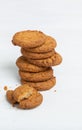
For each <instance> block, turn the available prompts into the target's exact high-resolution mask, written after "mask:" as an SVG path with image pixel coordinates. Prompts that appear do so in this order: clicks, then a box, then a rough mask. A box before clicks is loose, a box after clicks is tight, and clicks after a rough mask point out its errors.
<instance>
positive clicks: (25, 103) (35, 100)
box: [19, 92, 43, 109]
mask: <svg viewBox="0 0 82 130" xmlns="http://www.w3.org/2000/svg"><path fill="white" fill-rule="evenodd" d="M42 101H43V96H42V95H41V94H40V93H39V92H38V93H36V94H33V95H31V96H30V97H29V98H28V99H25V100H22V101H21V102H20V103H19V108H21V109H32V108H35V107H37V106H39V105H40V104H41V103H42Z"/></svg>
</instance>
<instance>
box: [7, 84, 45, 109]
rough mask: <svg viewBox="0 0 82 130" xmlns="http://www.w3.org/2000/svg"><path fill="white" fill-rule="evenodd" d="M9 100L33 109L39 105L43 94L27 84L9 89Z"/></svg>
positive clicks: (21, 106)
mask: <svg viewBox="0 0 82 130" xmlns="http://www.w3.org/2000/svg"><path fill="white" fill-rule="evenodd" d="M6 97H7V100H8V101H9V102H10V103H11V104H13V105H15V104H16V107H18V108H21V109H32V108H34V107H37V106H39V105H40V104H41V103H42V101H43V96H42V95H41V94H40V93H39V92H38V91H37V90H36V89H35V88H33V87H32V86H28V85H27V84H24V85H21V86H19V87H17V88H16V89H15V90H8V91H7V93H6Z"/></svg>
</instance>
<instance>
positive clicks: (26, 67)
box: [16, 56, 47, 72]
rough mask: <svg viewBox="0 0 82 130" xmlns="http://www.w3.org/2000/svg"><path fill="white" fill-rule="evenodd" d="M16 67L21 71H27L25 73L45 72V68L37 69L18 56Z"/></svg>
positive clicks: (37, 67)
mask: <svg viewBox="0 0 82 130" xmlns="http://www.w3.org/2000/svg"><path fill="white" fill-rule="evenodd" d="M16 65H17V66H18V68H19V69H20V70H22V71H27V72H41V71H45V70H47V68H46V67H39V66H36V65H33V64H30V63H29V62H28V61H27V60H26V58H25V57H23V56H20V57H19V58H18V59H17V61H16Z"/></svg>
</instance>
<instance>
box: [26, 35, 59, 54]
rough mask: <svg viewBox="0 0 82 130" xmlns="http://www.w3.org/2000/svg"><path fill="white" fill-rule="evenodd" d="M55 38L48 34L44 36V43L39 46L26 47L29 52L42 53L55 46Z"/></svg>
mask: <svg viewBox="0 0 82 130" xmlns="http://www.w3.org/2000/svg"><path fill="white" fill-rule="evenodd" d="M56 45H57V43H56V40H55V39H54V38H52V37H50V36H46V40H45V43H44V44H43V45H41V46H39V47H36V48H32V49H27V51H29V52H36V53H44V52H49V51H52V50H53V49H54V48H55V47H56Z"/></svg>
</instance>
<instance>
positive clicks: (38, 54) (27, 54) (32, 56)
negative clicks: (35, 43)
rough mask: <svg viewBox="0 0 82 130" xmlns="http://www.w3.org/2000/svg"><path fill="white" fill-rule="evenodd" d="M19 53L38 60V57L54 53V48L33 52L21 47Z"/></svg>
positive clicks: (43, 57)
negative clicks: (44, 51)
mask: <svg viewBox="0 0 82 130" xmlns="http://www.w3.org/2000/svg"><path fill="white" fill-rule="evenodd" d="M21 53H22V55H23V56H24V57H25V58H27V59H34V60H40V59H45V58H48V57H51V56H52V55H53V54H54V49H53V50H52V51H50V52H46V53H33V52H28V51H27V50H25V49H24V48H21Z"/></svg>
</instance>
